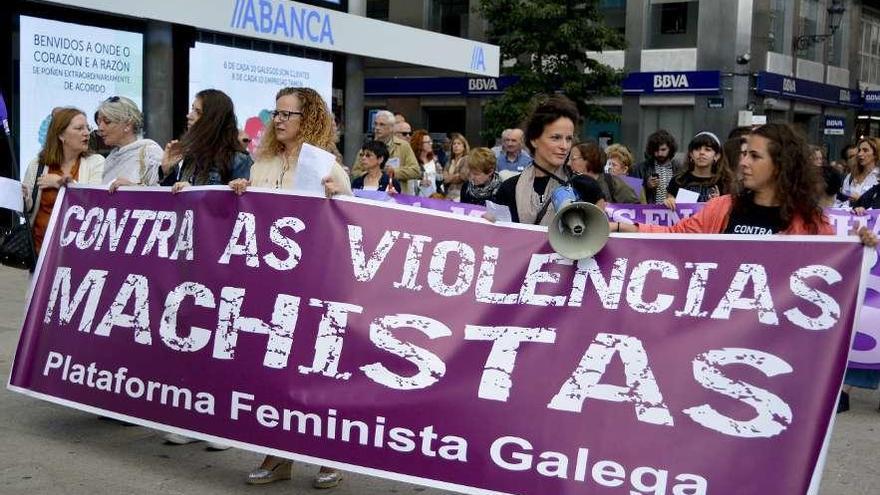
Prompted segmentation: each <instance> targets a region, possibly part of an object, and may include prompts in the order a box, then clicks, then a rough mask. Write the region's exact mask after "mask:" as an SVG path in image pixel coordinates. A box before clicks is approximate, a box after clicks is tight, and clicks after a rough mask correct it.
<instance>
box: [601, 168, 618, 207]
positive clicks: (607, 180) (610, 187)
mask: <svg viewBox="0 0 880 495" xmlns="http://www.w3.org/2000/svg"><path fill="white" fill-rule="evenodd" d="M602 177H603V178H604V179H605V185H606V186H608V195H609V196H611V197H610V198H608V202H609V203H616V202H617V200H616V199H614V184H613V183H612V182H611V175H610V174H602Z"/></svg>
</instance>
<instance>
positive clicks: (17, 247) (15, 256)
mask: <svg viewBox="0 0 880 495" xmlns="http://www.w3.org/2000/svg"><path fill="white" fill-rule="evenodd" d="M41 175H43V164H42V163H41V164H40V166H39V167H38V168H37V179H35V180H34V184H33V189H32V190H31V207H30V208H28V209H27V211H25V212H24V213H23V214H20V213H16V214H14V215H13V217H14V218H13V224H12V226H11V228H10V229H9V230H8V231H7V232H5V233H4V234H3V235H2V236H0V263H2V264H4V265H6V266H10V267H12V268H20V269H22V270H28V271H31V272H32V271H34V268H35V267H36V266H37V250H36V248H35V247H34V236H33V232H31V222H30V215H31V212H32V211H34V208H36V207H37V180H39V178H40V176H41Z"/></svg>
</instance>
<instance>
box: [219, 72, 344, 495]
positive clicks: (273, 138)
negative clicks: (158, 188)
mask: <svg viewBox="0 0 880 495" xmlns="http://www.w3.org/2000/svg"><path fill="white" fill-rule="evenodd" d="M334 134H335V133H334V131H333V117H332V116H331V115H330V112H329V111H328V110H327V105H326V104H325V103H324V100H322V99H321V95H319V94H318V92H317V91H315V90H314V89H311V88H284V89H282V90H281V91H279V92H278V94H277V95H276V96H275V111H273V112H272V125H270V126H268V127H267V128H266V131H265V132H264V134H263V139H262V140H261V142H260V148H259V149H258V150H257V161H256V162H254V165H253V167H251V178H250V180H247V179H236V180H234V181H232V182H230V183H229V187H231V188H232V190H233V191H235V193H236V194H243V193H244V192H245V191H246V190H247V188H248V186H253V187H267V188H273V189H288V190H290V189H293V187H294V185H295V184H294V181H293V180H294V175H295V174H296V167H297V165H298V164H299V163H298V162H299V155H300V150H301V149H302V145H303V144H305V143H308V144H310V145H312V146H316V147H318V148H321V149H323V150H325V151H328V152H330V153H332V152H333V150H335V149H336V145H335V141H336V140H335V135H334ZM322 182H323V184H324V191H325V192H326V194H327V196H332V195H335V194H345V195H348V196H350V195H351V184H350V183H349V181H348V175H347V174H346V173H345V170H343V169H342V166H341V165H340V164H339V163H334V164H333V168H332V169H331V171H330V175H329V176H328V177H324V179H323V181H322ZM292 466H293V462H292V461H290V460H287V459H283V458H281V457H276V456H272V455H268V456H266V457H265V458H264V459H263V463H262V464H260V467H258V468H257V469H255V470H253V471H251V472H250V473H249V474H248V476H247V483H248V484H251V485H263V484H266V483H272V482H274V481H279V480H289V479H290V475H291V468H292ZM341 480H342V473H340V472H339V471H336V470H334V469H331V468H327V467H322V468H321V469H320V471H319V472H318V473H317V474H316V475H315V479H314V480H313V482H312V484H313V486H314V487H315V488H333V487H334V486H336V485H338V484H339V482H340V481H341Z"/></svg>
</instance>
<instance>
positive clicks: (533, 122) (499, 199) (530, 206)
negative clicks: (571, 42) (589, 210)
mask: <svg viewBox="0 0 880 495" xmlns="http://www.w3.org/2000/svg"><path fill="white" fill-rule="evenodd" d="M579 119H580V114H579V113H578V110H577V106H575V104H574V102H572V101H571V100H570V99H568V98H566V97H565V96H562V95H553V96H550V97H549V98H547V99H545V100H543V101H542V102H540V103H539V104H538V105H537V106H536V107H535V110H534V111H532V113H531V115H529V118H528V120H527V121H526V125H525V142H526V147H528V149H529V152H530V153H531V155H532V157H533V160H532V163H531V164H530V165H529V166H528V167H526V169H525V170H523V172H522V173H521V174H519V175H517V176H514V177H511V178H509V179H507V180H506V181H504V182H503V183H502V184H501V187H499V188H498V191H497V192H496V193H495V199H494V200H493V202H495V203H498V204H500V205H504V206H507V207H508V208H510V216H511V219H512V220H513V221H514V222H519V223H530V224H534V225H545V226H549V225H550V224H551V223H552V221H553V218H554V217H555V216H556V211H555V209H554V206H553V203H552V201H551V198H552V196H553V191H555V190H556V189H557V188H559V187H560V186H563V185H567V184H569V182H570V181H571V179H572V177H573V175H574V174H573V173H572V172H571V169H570V168H569V167H568V166H567V164H566V162H567V160H568V156H569V153H570V152H571V147H572V145H573V144H574V130H575V124H576V123H577V122H578V120H579ZM577 182H578V184H577V186H576V189H577V193H578V196H579V199H580V200H581V201H586V202H589V203H593V204H596V205H597V206H599V207H600V208H601V207H604V197H603V195H602V190H601V189H600V188H599V184H598V183H597V182H596V181H595V180H593V179H590V178H588V177H586V176H579V180H578V181H577Z"/></svg>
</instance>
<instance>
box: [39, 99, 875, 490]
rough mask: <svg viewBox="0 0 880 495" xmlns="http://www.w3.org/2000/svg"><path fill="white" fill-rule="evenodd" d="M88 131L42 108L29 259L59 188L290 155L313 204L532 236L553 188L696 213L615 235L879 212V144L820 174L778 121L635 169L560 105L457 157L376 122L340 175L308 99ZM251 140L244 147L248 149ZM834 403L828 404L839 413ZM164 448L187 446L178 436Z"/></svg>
mask: <svg viewBox="0 0 880 495" xmlns="http://www.w3.org/2000/svg"><path fill="white" fill-rule="evenodd" d="M268 103H269V102H267V104H268ZM94 120H95V123H96V125H97V135H98V137H99V138H100V141H102V142H103V144H104V145H106V147H107V149H108V150H109V153H108V154H107V156H106V158H105V157H104V156H102V155H101V154H98V153H95V152H94V151H93V149H92V148H91V147H90V143H92V144H94V142H95V139H94V138H95V136H94V135H90V126H89V123H88V119H87V116H86V115H85V113H83V112H82V111H80V110H77V109H75V108H57V109H56V110H55V111H54V112H53V118H52V120H51V123H50V125H49V128H48V133H47V136H46V141H45V145H44V147H43V149H42V150H41V151H40V153H39V155H38V156H37V157H35V158H34V159H33V160H32V161H31V162H30V163H29V165H28V167H27V172H26V174H25V176H24V179H23V181H22V189H23V191H22V192H23V196H24V199H25V204H26V208H27V209H28V210H29V211H30V212H31V213H30V216H31V220H32V225H33V236H34V241H35V244H36V247H37V249H39V248H40V245H41V243H42V239H43V236H44V234H45V230H46V226H47V225H48V222H49V217H50V215H51V212H52V206H53V203H54V201H55V199H56V197H57V194H58V191H59V189H60V188H61V187H63V186H64V185H66V184H68V183H73V182H79V183H84V184H104V185H107V186H108V188H109V190H110V191H111V192H113V191H115V190H116V189H118V187H120V186H127V185H140V186H155V185H165V186H171V192H172V193H179V192H180V191H182V190H184V189H185V188H187V187H190V186H199V185H228V186H229V187H230V188H231V189H232V191H233V192H234V193H236V194H244V193H245V192H246V191H247V189H248V188H250V187H261V188H273V189H286V190H291V189H294V188H295V187H296V184H294V180H295V177H297V175H296V173H295V171H296V168H297V167H298V166H299V163H298V162H299V157H300V152H301V150H302V147H303V145H304V144H309V145H312V146H316V147H318V148H320V149H323V150H326V151H328V152H331V153H333V154H334V155H335V156H336V157H337V160H338V163H336V164H335V165H334V166H333V168H332V171H331V173H330V174H329V175H328V176H327V177H325V178H324V179H323V182H322V183H323V186H324V189H325V192H326V194H327V196H328V197H331V196H334V195H351V194H352V192H353V190H356V189H364V190H373V191H382V192H385V193H386V194H411V195H422V196H430V197H435V198H445V199H448V200H451V201H461V202H465V203H471V204H478V205H485V204H486V203H487V202H489V201H491V202H493V203H496V204H498V205H501V206H506V207H507V208H509V210H510V212H511V218H512V220H513V221H514V222H521V223H530V224H535V225H549V224H550V222H551V221H552V219H553V217H554V213H555V212H554V211H553V208H554V207H553V204H552V202H551V201H550V197H551V195H552V193H553V191H554V190H555V189H557V188H559V187H561V186H565V185H569V184H571V185H572V186H573V187H574V189H575V190H576V191H577V193H578V195H579V196H580V198H581V199H582V200H584V201H588V202H591V203H594V204H596V205H597V206H600V207H602V206H603V205H604V204H605V202H608V203H647V204H658V205H664V207H668V208H675V207H676V202H677V199H678V198H680V197H684V196H680V194H681V192H682V191H688V192H690V193H691V194H690V195H687V196H686V197H689V198H692V200H693V201H695V202H705V203H706V205H705V207H704V208H703V209H702V210H701V211H699V212H698V213H696V214H694V215H693V216H691V217H689V218H687V219H685V220H683V221H681V222H680V223H678V224H677V225H675V226H672V227H659V226H651V225H638V224H625V223H618V222H611V224H610V228H611V230H612V231H617V232H678V233H687V232H692V233H715V234H830V233H831V232H832V229H831V227H830V225H829V223H828V219H827V217H826V216H825V214H824V212H823V208H824V207H838V208H849V209H852V210H853V212H854V213H855V214H864V213H865V212H866V210H869V209H874V208H880V181H878V157H880V142H878V141H877V140H875V139H874V138H869V137H864V138H861V139H859V140H857V142H856V143H855V144H854V145H853V146H851V147H848V148H847V149H846V150H845V151H844V155H843V156H842V158H841V160H839V161H835V162H834V163H831V164H828V163H825V156H824V153H823V151H822V149H820V148H815V147H813V148H811V147H809V146H808V144H807V142H806V141H805V139H804V137H803V136H802V135H801V134H800V133H799V132H797V131H796V130H795V129H794V128H793V127H792V126H790V125H788V124H766V125H763V126H760V127H756V128H736V129H733V130H732V131H731V132H730V133H729V135H728V137H727V139H726V140H725V141H722V140H721V138H719V136H717V135H716V134H714V133H712V132H706V131H703V132H698V133H697V134H696V135H694V136H693V137H692V138H691V139H690V140H689V141H688V143H687V148H686V151H685V152H684V153H683V155H682V157H683V158H682V157H679V156H678V154H677V152H678V142H677V140H676V139H675V137H674V136H672V135H671V134H670V133H669V132H667V131H665V130H658V131H657V132H654V133H653V134H651V135H650V136H649V137H648V139H647V143H646V147H645V150H644V156H645V158H644V160H643V161H640V162H638V163H635V162H636V160H635V158H634V152H633V151H632V150H630V149H628V148H626V147H625V146H623V145H620V144H612V145H610V146H608V147H607V148H605V149H603V148H602V147H600V146H599V145H598V144H597V143H594V142H581V143H578V142H577V139H576V137H577V132H576V128H577V125H578V123H579V121H580V115H579V113H578V110H577V106H576V105H575V104H574V103H573V102H572V101H570V100H568V99H567V98H565V97H564V96H560V95H555V96H551V97H547V98H544V99H543V100H542V101H540V102H539V103H538V104H537V105H536V106H535V109H534V111H533V112H532V113H531V114H530V115H529V116H528V117H527V118H526V120H525V122H524V124H523V125H522V127H521V128H513V129H507V130H505V131H504V132H503V133H502V135H501V136H500V140H499V145H498V146H497V147H496V148H494V149H490V148H486V147H471V146H470V144H469V143H468V141H467V139H466V138H465V137H464V136H463V135H461V134H459V133H450V134H448V135H447V139H445V140H444V142H442V143H435V142H434V138H433V137H432V134H430V133H429V132H428V131H427V130H424V129H415V130H413V129H412V126H411V125H410V124H409V123H408V122H406V120H405V118H404V117H403V116H402V115H399V114H398V115H395V114H394V113H392V112H390V111H380V112H378V113H376V114H375V117H374V121H373V122H372V128H373V135H372V137H371V139H369V140H367V141H366V142H365V143H364V144H363V146H362V147H361V150H360V153H359V156H358V159H357V160H356V163H351V164H347V165H350V166H349V167H346V166H345V165H346V164H343V163H342V160H341V157H340V155H339V152H338V150H337V149H336V143H337V142H338V136H337V135H336V127H335V121H334V118H333V115H332V113H331V112H330V111H329V110H328V108H327V106H326V104H325V103H324V102H323V100H321V98H320V96H319V95H318V94H317V93H316V92H315V91H313V90H311V89H309V88H285V89H282V90H281V91H279V92H278V93H277V95H276V96H275V101H274V110H273V111H272V112H271V122H269V123H268V124H267V126H266V128H265V131H264V132H263V133H262V135H260V136H259V137H258V138H257V137H254V136H248V135H246V134H244V135H242V134H241V132H240V131H239V128H238V123H237V121H236V117H235V112H234V106H233V102H232V101H231V99H230V98H229V97H228V96H227V95H226V94H224V93H223V92H221V91H218V90H214V89H207V90H204V91H201V92H199V93H197V94H196V96H195V99H194V101H193V102H192V107H191V110H190V112H189V114H188V115H187V129H186V131H185V132H184V133H183V135H182V136H181V137H180V139H179V140H175V141H171V142H170V143H168V144H167V145H166V146H165V147H164V149H163V148H162V147H161V146H160V145H159V144H158V143H156V142H155V141H152V140H150V139H146V138H144V137H143V135H142V134H143V122H144V119H143V114H142V112H141V110H140V109H139V108H138V107H137V105H136V104H135V103H134V102H133V101H131V100H130V99H128V98H124V97H112V98H108V99H107V100H105V101H104V102H102V103H101V104H100V106H99V108H98V111H97V112H96V114H95V116H94ZM251 139H256V140H258V141H259V144H258V146H257V147H256V148H252V150H251V151H252V153H249V152H248V148H249V145H250V144H251V143H250V140H251ZM859 235H860V237H861V239H862V241H863V242H864V243H865V244H868V245H874V244H876V237H874V236H873V234H871V233H870V232H868V231H867V230H865V229H862V230H861V231H860V232H859ZM846 383H847V386H858V387H867V388H875V389H876V388H877V387H878V384H880V371H864V370H856V371H851V372H849V373H848V374H847V378H846ZM847 407H848V402H847V395H846V393H845V392H844V393H842V396H841V410H845V409H846V408H847ZM166 440H167V441H168V442H169V443H173V444H184V443H190V442H193V441H195V440H194V439H190V438H187V437H184V436H181V435H168V436H167V437H166ZM208 446H209V448H211V449H214V450H222V449H224V448H227V447H225V446H223V445H216V444H209V445H208ZM291 465H292V464H291V462H290V461H288V460H285V459H282V458H279V457H274V456H267V457H266V458H265V459H264V461H263V463H262V464H261V465H260V466H259V467H258V468H256V469H255V470H253V471H252V472H250V473H249V475H248V476H247V478H246V480H247V482H248V483H251V484H264V483H271V482H274V481H278V480H284V479H290V477H291ZM341 479H342V474H341V473H340V472H339V471H335V470H333V469H329V468H321V469H320V471H319V472H318V473H317V475H316V477H315V479H314V486H315V487H316V488H331V487H334V486H336V485H337V484H338V483H339V482H340V480H341Z"/></svg>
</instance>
